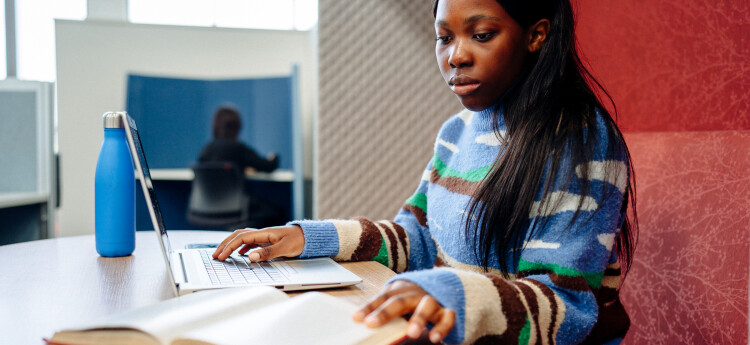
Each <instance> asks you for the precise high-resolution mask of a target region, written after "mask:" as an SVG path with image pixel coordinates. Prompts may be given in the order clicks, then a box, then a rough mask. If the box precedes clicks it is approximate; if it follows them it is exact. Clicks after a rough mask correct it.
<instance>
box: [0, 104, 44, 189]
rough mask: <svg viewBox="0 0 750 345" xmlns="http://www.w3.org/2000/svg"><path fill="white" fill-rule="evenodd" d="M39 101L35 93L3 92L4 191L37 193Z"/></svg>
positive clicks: (0, 182) (0, 162)
mask: <svg viewBox="0 0 750 345" xmlns="http://www.w3.org/2000/svg"><path fill="white" fill-rule="evenodd" d="M37 111H38V109H37V99H36V92H34V91H9V90H0V152H1V153H0V176H2V178H0V192H36V191H37V190H38V188H39V186H37V183H38V180H39V177H38V173H39V169H38V165H37V164H38V158H37V152H38V150H39V148H38V147H37V146H38V145H39V143H38V142H39V140H38V139H39V138H37V135H38V133H37Z"/></svg>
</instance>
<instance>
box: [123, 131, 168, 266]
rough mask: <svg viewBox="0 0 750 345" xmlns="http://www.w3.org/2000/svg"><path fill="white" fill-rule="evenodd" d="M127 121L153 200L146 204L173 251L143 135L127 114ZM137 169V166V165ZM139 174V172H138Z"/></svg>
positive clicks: (149, 194) (164, 240)
mask: <svg viewBox="0 0 750 345" xmlns="http://www.w3.org/2000/svg"><path fill="white" fill-rule="evenodd" d="M126 117H127V121H128V123H129V124H130V133H131V134H132V136H133V143H134V144H135V150H136V151H137V152H138V163H140V167H141V172H142V173H143V180H144V182H145V183H146V187H147V188H146V189H147V190H148V193H147V194H148V198H149V200H151V205H146V206H147V207H148V206H150V207H151V210H150V211H153V212H150V213H151V216H152V217H155V218H156V219H155V221H156V224H154V226H157V227H158V230H159V233H160V234H161V237H162V242H163V243H164V245H165V246H166V247H167V248H166V249H167V253H171V252H172V247H171V245H170V244H169V239H168V238H167V228H166V226H165V225H164V219H163V218H162V215H161V209H160V208H159V201H158V200H157V199H156V193H155V192H154V184H153V183H152V182H151V173H150V172H149V170H148V163H147V162H146V155H145V154H144V152H143V145H141V137H140V135H138V127H136V124H135V121H134V120H133V119H132V118H131V117H130V116H126ZM136 169H137V167H136ZM136 175H137V174H136Z"/></svg>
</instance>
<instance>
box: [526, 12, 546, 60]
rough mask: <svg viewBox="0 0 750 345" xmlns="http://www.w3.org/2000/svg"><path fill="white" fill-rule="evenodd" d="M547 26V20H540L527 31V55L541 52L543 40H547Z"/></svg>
mask: <svg viewBox="0 0 750 345" xmlns="http://www.w3.org/2000/svg"><path fill="white" fill-rule="evenodd" d="M549 25H550V24H549V20H547V19H540V20H539V21H538V22H536V23H534V24H532V25H531V26H530V27H529V29H528V31H527V32H528V38H529V46H528V47H529V53H535V52H538V51H540V50H542V46H543V45H544V40H545V39H547V35H548V34H549Z"/></svg>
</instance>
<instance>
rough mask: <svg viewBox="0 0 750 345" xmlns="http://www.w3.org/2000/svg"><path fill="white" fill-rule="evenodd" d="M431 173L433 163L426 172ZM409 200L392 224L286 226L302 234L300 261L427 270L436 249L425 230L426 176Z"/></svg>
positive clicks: (356, 221)
mask: <svg viewBox="0 0 750 345" xmlns="http://www.w3.org/2000/svg"><path fill="white" fill-rule="evenodd" d="M431 169H432V161H430V163H428V165H427V167H426V168H425V171H426V172H429V171H430V170H431ZM422 176H423V178H422V180H421V181H420V183H419V186H418V188H417V190H416V191H415V192H414V194H413V195H412V196H411V197H409V198H408V199H407V200H406V202H405V204H404V205H403V206H402V208H401V209H400V210H399V212H398V214H397V215H396V217H395V218H394V220H392V221H391V220H381V221H373V220H370V219H367V218H355V219H350V220H323V221H312V220H301V221H293V222H290V223H289V224H291V225H297V226H300V227H301V228H302V229H303V230H304V235H305V248H304V250H303V252H302V253H301V255H300V257H302V258H307V257H316V256H329V257H333V258H334V260H337V261H365V260H375V261H378V262H380V263H382V264H383V265H385V266H387V267H388V268H390V269H392V270H394V271H396V272H404V271H407V270H417V269H424V268H430V267H432V266H433V264H434V263H435V259H436V258H437V248H436V247H435V243H434V241H433V239H432V237H431V236H430V233H429V227H428V226H427V214H426V210H427V199H426V196H425V195H426V192H427V188H428V184H429V180H428V176H429V174H422Z"/></svg>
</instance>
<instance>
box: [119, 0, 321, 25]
mask: <svg viewBox="0 0 750 345" xmlns="http://www.w3.org/2000/svg"><path fill="white" fill-rule="evenodd" d="M128 20H129V21H130V22H133V23H144V24H168V25H195V26H217V27H228V28H247V29H271V30H310V29H312V28H313V27H314V26H315V24H316V23H317V22H318V1H317V0H272V1H269V0H129V2H128Z"/></svg>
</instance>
